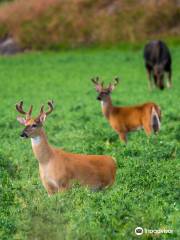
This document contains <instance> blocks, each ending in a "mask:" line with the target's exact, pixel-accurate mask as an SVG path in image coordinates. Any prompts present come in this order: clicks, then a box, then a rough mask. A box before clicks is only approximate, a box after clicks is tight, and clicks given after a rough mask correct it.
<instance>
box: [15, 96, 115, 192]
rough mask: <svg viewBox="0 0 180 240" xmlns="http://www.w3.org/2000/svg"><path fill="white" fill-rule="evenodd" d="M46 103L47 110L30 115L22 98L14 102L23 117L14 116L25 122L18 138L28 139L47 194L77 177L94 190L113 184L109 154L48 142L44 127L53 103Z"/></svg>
mask: <svg viewBox="0 0 180 240" xmlns="http://www.w3.org/2000/svg"><path fill="white" fill-rule="evenodd" d="M48 105H49V110H48V111H47V112H45V111H44V106H42V107H41V110H40V113H39V115H38V117H36V118H32V117H31V113H32V106H31V107H30V109H29V111H28V112H25V111H24V110H23V102H22V101H21V102H20V103H18V104H16V109H17V111H18V112H20V113H21V114H24V115H25V116H26V118H22V117H17V120H18V121H19V122H20V123H21V124H23V125H25V128H24V130H23V132H22V134H21V137H24V138H31V142H32V149H33V152H34V155H35V157H36V158H37V160H38V162H39V172H40V177H41V180H42V183H43V185H44V187H45V189H46V190H47V192H48V194H49V195H51V194H53V193H55V192H58V191H63V190H66V189H68V188H69V187H70V184H71V180H77V181H78V182H79V183H80V184H82V185H85V186H89V187H90V188H92V189H94V190H98V189H102V188H105V187H107V186H110V185H112V184H113V183H114V180H115V173H116V164H115V162H114V160H113V158H112V157H110V156H104V155H83V154H74V153H69V152H65V151H63V150H61V149H58V148H55V147H52V146H51V145H49V143H48V140H47V137H46V134H45V132H44V130H43V123H44V121H45V119H46V116H47V115H48V114H50V113H51V112H52V110H53V104H52V102H50V101H49V102H48Z"/></svg>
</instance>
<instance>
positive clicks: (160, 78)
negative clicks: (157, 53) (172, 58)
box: [153, 63, 164, 89]
mask: <svg viewBox="0 0 180 240" xmlns="http://www.w3.org/2000/svg"><path fill="white" fill-rule="evenodd" d="M153 75H154V81H155V84H156V86H157V87H159V88H160V89H164V63H159V64H155V65H154V67H153Z"/></svg>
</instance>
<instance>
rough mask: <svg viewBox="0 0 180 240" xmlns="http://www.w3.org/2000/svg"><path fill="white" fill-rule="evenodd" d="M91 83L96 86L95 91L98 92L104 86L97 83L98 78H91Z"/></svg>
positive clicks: (102, 83)
mask: <svg viewBox="0 0 180 240" xmlns="http://www.w3.org/2000/svg"><path fill="white" fill-rule="evenodd" d="M91 81H92V82H93V83H94V84H95V86H96V91H97V92H100V91H101V90H102V88H103V86H104V82H101V83H100V82H99V77H96V78H95V79H94V78H92V79H91Z"/></svg>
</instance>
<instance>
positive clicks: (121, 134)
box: [119, 132, 127, 143]
mask: <svg viewBox="0 0 180 240" xmlns="http://www.w3.org/2000/svg"><path fill="white" fill-rule="evenodd" d="M119 138H120V141H123V142H124V143H127V137H126V133H125V132H120V133H119Z"/></svg>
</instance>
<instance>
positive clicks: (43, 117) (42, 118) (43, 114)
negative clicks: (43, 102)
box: [39, 113, 46, 123]
mask: <svg viewBox="0 0 180 240" xmlns="http://www.w3.org/2000/svg"><path fill="white" fill-rule="evenodd" d="M45 120H46V113H42V114H41V115H40V117H39V121H40V123H43V122H44V121H45Z"/></svg>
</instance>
